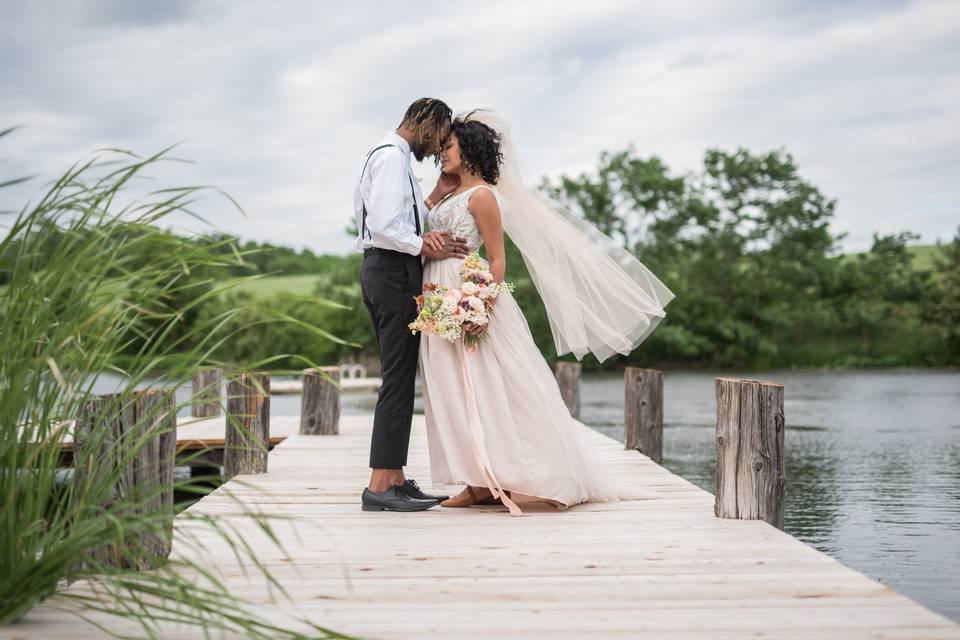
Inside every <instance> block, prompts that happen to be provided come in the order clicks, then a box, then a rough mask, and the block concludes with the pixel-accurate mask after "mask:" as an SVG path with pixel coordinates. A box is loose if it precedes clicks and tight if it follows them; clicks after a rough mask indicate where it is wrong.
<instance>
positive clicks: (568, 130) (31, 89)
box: [0, 0, 960, 252]
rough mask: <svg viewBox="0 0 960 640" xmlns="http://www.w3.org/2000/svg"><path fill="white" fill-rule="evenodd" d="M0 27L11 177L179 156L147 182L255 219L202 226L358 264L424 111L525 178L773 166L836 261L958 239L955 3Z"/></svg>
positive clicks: (219, 13)
mask: <svg viewBox="0 0 960 640" xmlns="http://www.w3.org/2000/svg"><path fill="white" fill-rule="evenodd" d="M64 7H66V9H64ZM8 17H9V18H10V19H7V20H5V21H4V23H3V25H0V57H2V58H3V60H4V61H5V64H4V65H2V66H0V83H2V86H4V87H5V90H4V92H3V97H2V98H0V124H2V125H4V126H6V125H8V124H23V125H26V129H24V130H23V131H22V132H19V133H18V134H17V135H16V136H15V137H13V138H8V139H7V140H8V141H7V142H5V143H3V145H2V148H0V157H3V158H8V159H10V160H9V161H7V162H5V163H3V164H2V165H0V170H2V171H4V172H7V173H6V174H4V175H7V174H10V175H13V174H18V173H36V172H40V173H41V174H42V175H44V176H46V177H52V176H53V175H54V174H55V173H56V172H57V171H59V170H61V169H63V168H64V167H65V166H66V165H67V164H69V163H70V162H72V161H73V160H75V159H76V158H77V157H79V156H81V155H83V154H86V153H88V152H90V151H91V150H93V149H95V148H97V147H106V146H111V147H123V148H129V149H133V150H136V151H138V152H141V153H149V152H153V151H156V150H158V149H160V148H163V147H166V146H168V145H169V144H172V143H175V142H179V141H183V142H184V143H183V145H182V146H181V147H180V148H179V149H178V151H177V153H178V154H179V155H182V156H185V157H188V158H191V159H192V160H194V161H195V162H196V164H195V165H192V166H189V167H184V166H177V165H170V166H168V167H166V168H164V169H163V170H162V171H160V172H159V173H160V175H158V177H159V178H162V179H163V181H165V182H176V181H178V182H189V183H191V184H193V183H196V182H204V183H209V184H216V185H218V186H220V187H223V188H224V189H225V190H227V191H228V192H230V193H231V194H233V195H234V196H236V197H237V198H238V199H239V200H240V202H241V203H242V204H243V205H244V207H245V209H246V210H247V211H248V213H249V216H248V217H246V218H244V217H239V216H237V214H236V213H234V212H233V211H232V210H231V209H230V208H229V207H228V206H226V205H225V204H223V203H217V202H216V201H213V200H211V201H210V202H209V203H207V206H206V207H205V208H204V211H205V212H206V213H207V214H209V217H210V218H211V219H212V220H213V221H214V222H215V223H216V224H217V225H218V226H220V227H221V228H223V229H227V230H230V231H233V232H236V233H240V234H241V235H243V236H244V237H247V238H257V239H263V240H269V241H272V242H277V243H283V244H289V245H293V246H298V247H310V248H312V249H314V250H319V251H330V252H346V251H349V246H350V242H349V238H347V237H346V236H345V235H344V234H343V232H342V230H343V228H344V227H345V226H346V224H347V223H348V222H349V220H350V216H351V211H350V206H351V205H350V202H351V192H352V189H353V185H354V182H355V180H356V174H357V172H358V171H359V165H360V162H361V160H362V157H363V154H364V152H365V150H366V149H368V148H369V147H370V146H371V145H372V144H373V143H374V142H376V140H377V139H378V138H379V137H380V135H381V134H382V133H383V132H384V131H386V130H387V129H389V128H392V127H393V126H395V125H396V122H397V120H398V119H399V116H400V115H401V114H402V112H403V109H404V108H405V107H406V105H407V104H408V103H409V102H410V101H411V100H413V99H414V98H417V97H419V96H421V95H436V96H439V97H442V98H444V99H446V100H447V101H448V102H449V103H450V104H451V105H453V106H454V108H455V109H458V110H459V109H468V108H472V107H477V106H484V107H493V108H496V109H498V110H499V111H501V112H502V113H504V114H505V115H506V116H507V117H508V118H509V119H510V120H511V121H512V122H513V124H514V130H515V133H516V136H517V140H518V143H519V145H520V147H521V150H522V152H523V154H524V157H525V160H526V162H525V165H526V168H527V171H528V173H529V174H530V177H531V178H533V177H536V176H539V175H542V174H549V175H556V174H559V173H571V172H579V171H584V170H589V169H590V168H591V167H592V166H594V164H595V162H596V159H597V156H598V155H599V153H600V152H601V151H602V150H604V149H620V148H623V147H625V146H626V145H627V144H630V143H633V144H634V145H635V146H636V147H637V149H638V151H639V152H640V153H641V154H643V155H653V154H655V155H659V156H661V157H662V158H664V160H665V161H666V162H667V163H668V164H669V165H670V166H671V167H673V168H674V169H675V170H677V171H685V170H691V169H695V168H696V167H697V166H698V164H699V162H700V159H701V158H702V155H703V151H704V149H706V148H708V147H723V148H730V149H732V148H735V147H737V146H746V147H748V148H751V149H753V150H757V151H760V150H766V149H771V148H780V147H784V148H786V149H788V150H790V151H791V152H792V153H793V154H794V155H795V156H796V158H797V160H798V162H799V163H800V166H801V169H802V170H803V171H804V173H805V174H806V175H807V176H808V177H809V178H810V179H811V180H812V181H813V182H814V183H815V184H817V185H818V186H820V187H821V189H822V190H823V191H824V192H825V193H826V194H827V195H828V196H831V197H836V198H838V209H837V217H836V223H835V227H836V230H838V231H846V232H848V233H849V238H848V240H847V241H846V247H847V248H848V249H849V250H859V249H862V248H865V247H866V246H867V245H868V244H869V240H870V235H871V233H872V232H874V231H878V232H893V231H899V230H904V229H911V230H915V231H918V232H920V233H921V234H922V235H923V239H924V240H925V241H933V240H935V239H937V238H940V239H947V238H948V237H949V236H950V235H952V232H953V231H954V230H955V228H956V224H957V222H958V221H960V215H958V209H960V181H958V180H957V175H958V167H960V122H958V120H957V118H956V116H955V115H954V112H955V105H956V104H960V82H958V81H957V80H958V73H960V71H958V70H960V46H958V45H957V44H956V43H958V42H960V5H957V4H956V3H955V2H950V1H946V2H936V1H929V2H911V3H903V2H882V3H881V2H850V3H835V2H822V3H801V2H797V3H786V2H777V3H763V2H757V1H755V0H754V1H746V0H743V1H740V2H722V3H721V2H713V3H696V4H690V5H686V6H681V5H676V4H669V5H668V4H664V3H633V2H597V3H593V4H591V6H590V8H589V9H586V8H584V5H582V3H572V2H569V3H561V2H524V3H509V4H508V3H495V4H487V5H484V6H483V7H482V8H480V7H478V6H466V5H449V4H441V3H436V4H434V3H429V4H426V5H418V8H417V11H416V12H412V11H411V10H410V8H409V7H406V6H400V5H396V4H387V3H384V4H382V5H377V6H376V9H375V10H372V9H371V8H370V5H355V6H351V7H349V8H348V7H347V6H346V5H338V6H337V9H336V11H333V10H332V9H331V8H330V5H327V4H321V3H310V2H299V3H295V2H287V3H282V4H276V3H271V4H269V5H268V4H266V3H253V2H227V1H226V0H203V1H197V2H186V1H184V2H170V3H167V2H164V3H124V2H119V1H118V0H117V1H115V0H110V1H108V0H101V1H98V2H85V3H54V2H52V0H47V1H38V2H31V3H20V6H18V7H16V8H14V9H12V13H11V14H10V16H8ZM420 173H421V174H422V175H423V177H424V181H425V182H429V181H431V180H432V179H433V178H434V177H435V175H436V172H435V169H434V168H433V167H432V165H424V166H423V167H421V169H420ZM38 186H39V185H38V184H34V185H32V186H27V187H23V188H20V189H17V190H15V191H13V190H11V191H9V192H8V193H6V194H2V195H0V208H11V206H12V205H13V204H16V205H17V206H19V204H20V203H21V201H22V200H23V199H24V198H26V197H27V196H29V195H30V194H32V193H34V192H35V191H36V189H38ZM180 222H181V224H183V225H184V226H185V227H186V228H191V223H190V222H189V221H187V220H182V221H180Z"/></svg>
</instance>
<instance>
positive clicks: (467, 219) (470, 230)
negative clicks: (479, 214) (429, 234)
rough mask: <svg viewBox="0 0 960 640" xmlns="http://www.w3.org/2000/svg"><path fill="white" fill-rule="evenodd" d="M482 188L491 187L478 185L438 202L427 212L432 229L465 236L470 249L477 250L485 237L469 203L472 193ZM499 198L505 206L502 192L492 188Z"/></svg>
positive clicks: (499, 202)
mask: <svg viewBox="0 0 960 640" xmlns="http://www.w3.org/2000/svg"><path fill="white" fill-rule="evenodd" d="M481 188H489V187H487V186H486V185H477V186H475V187H470V188H469V189H467V190H465V191H462V192H460V193H458V194H456V195H454V196H451V197H449V198H447V199H446V200H444V201H443V202H441V203H440V204H438V205H437V206H436V207H434V208H433V210H432V211H430V212H429V213H428V214H427V220H428V221H429V222H430V229H432V230H434V231H450V232H451V233H453V235H455V236H459V237H461V238H463V239H464V240H465V241H466V243H467V249H468V250H469V251H476V250H477V249H479V248H480V246H481V245H482V244H483V237H482V236H481V235H480V230H479V229H478V228H477V222H476V220H474V219H473V215H472V214H471V213H470V210H469V209H467V203H468V202H469V201H470V194H471V193H473V192H474V191H476V190H477V189H481ZM490 191H492V192H493V194H494V196H496V198H497V203H498V204H499V205H500V206H501V208H502V207H503V202H502V201H501V198H500V194H499V193H497V191H496V189H492V188H491V189H490Z"/></svg>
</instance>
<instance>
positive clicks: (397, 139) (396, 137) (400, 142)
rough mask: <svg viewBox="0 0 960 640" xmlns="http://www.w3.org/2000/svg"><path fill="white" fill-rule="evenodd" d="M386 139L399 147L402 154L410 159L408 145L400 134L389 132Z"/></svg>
mask: <svg viewBox="0 0 960 640" xmlns="http://www.w3.org/2000/svg"><path fill="white" fill-rule="evenodd" d="M387 138H389V139H390V141H391V142H392V143H393V144H395V145H397V146H398V147H400V149H401V150H402V151H403V153H404V154H406V157H407V158H409V157H410V145H409V144H407V141H406V140H404V139H403V138H402V137H401V136H400V134H398V133H397V132H396V131H390V132H389V133H387Z"/></svg>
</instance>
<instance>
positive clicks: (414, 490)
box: [394, 480, 450, 502]
mask: <svg viewBox="0 0 960 640" xmlns="http://www.w3.org/2000/svg"><path fill="white" fill-rule="evenodd" d="M394 486H396V487H397V488H398V489H400V491H403V492H404V493H405V494H407V495H408V496H410V497H411V498H414V499H415V500H436V501H437V502H443V501H444V500H446V499H447V498H449V497H450V496H431V495H429V494H426V493H424V492H423V491H420V485H418V484H417V481H416V480H407V481H406V482H404V483H403V484H398V485H394Z"/></svg>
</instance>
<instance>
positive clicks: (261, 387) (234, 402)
mask: <svg viewBox="0 0 960 640" xmlns="http://www.w3.org/2000/svg"><path fill="white" fill-rule="evenodd" d="M269 450H270V376H269V375H266V374H258V373H249V374H248V373H242V374H238V375H236V376H231V377H230V379H229V380H228V381H227V416H226V436H225V437H224V447H223V478H224V481H227V480H229V479H230V478H232V477H233V476H235V475H239V474H252V473H266V472H267V453H268V452H269Z"/></svg>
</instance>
